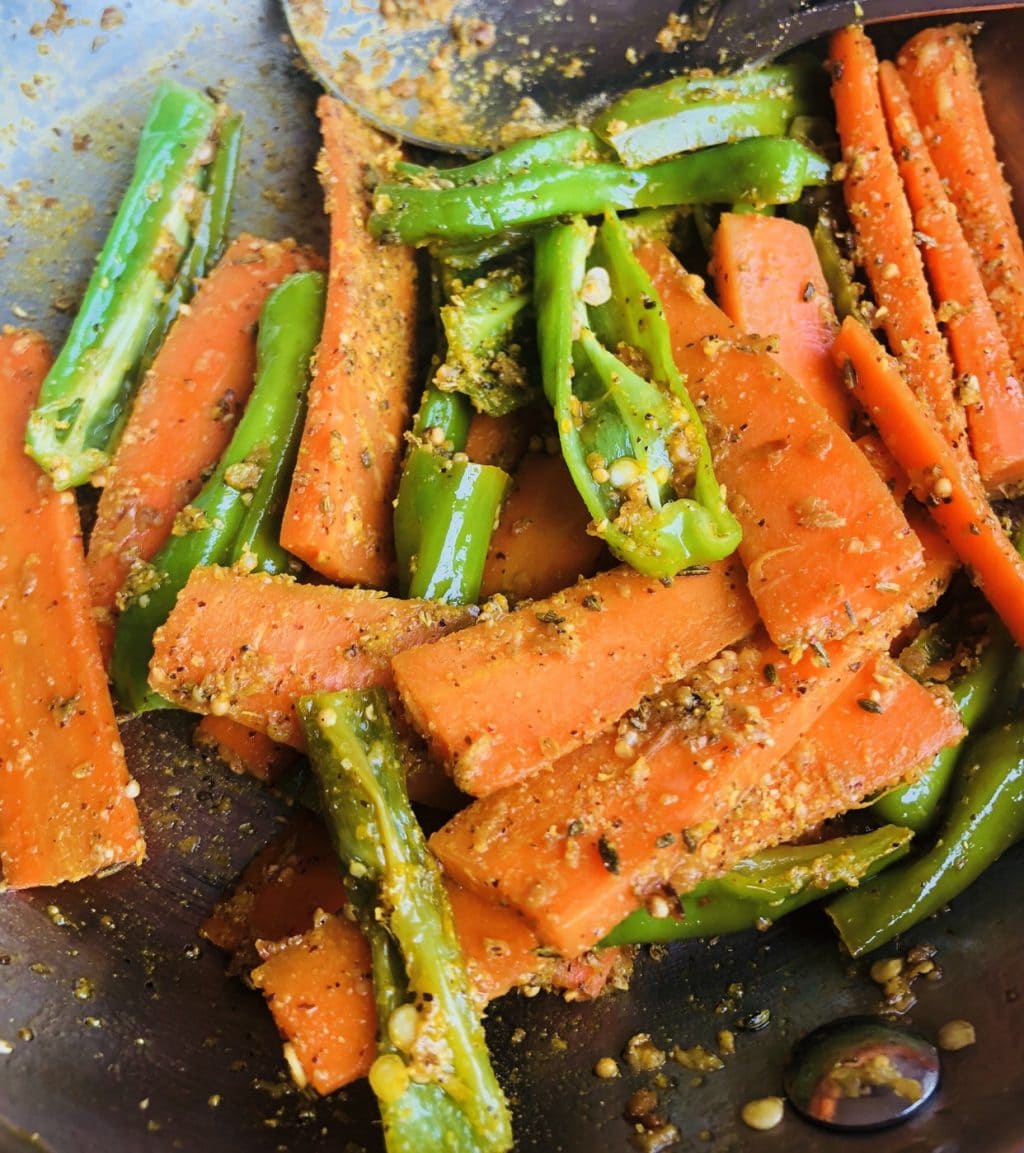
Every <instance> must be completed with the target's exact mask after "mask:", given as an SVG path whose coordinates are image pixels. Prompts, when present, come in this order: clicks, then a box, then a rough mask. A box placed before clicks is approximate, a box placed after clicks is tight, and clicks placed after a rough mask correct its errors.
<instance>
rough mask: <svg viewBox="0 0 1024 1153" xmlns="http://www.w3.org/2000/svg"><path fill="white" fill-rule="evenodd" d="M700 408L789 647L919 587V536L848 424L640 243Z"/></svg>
mask: <svg viewBox="0 0 1024 1153" xmlns="http://www.w3.org/2000/svg"><path fill="white" fill-rule="evenodd" d="M638 256H639V259H640V261H641V263H642V264H643V265H644V267H645V268H646V269H647V272H648V273H649V275H650V276H651V278H652V280H653V283H654V287H655V289H656V290H657V292H658V295H659V297H660V298H661V301H662V303H663V305H664V307H665V315H666V318H667V320H668V323H669V328H670V331H671V334H672V348H673V353H674V355H675V358H676V363H677V364H678V365H679V368H680V370H681V371H682V373H683V375H684V376H685V377H686V378H687V383H688V387H689V390H690V395H691V396H692V397H693V398H694V400H695V401H696V402H697V403H698V404H699V405H701V406H702V411H703V413H704V415H705V417H706V419H707V425H708V435H709V438H710V440H711V444H712V452H713V453H714V458H715V472H716V475H717V476H718V479H719V481H720V482H721V483H722V484H723V485H725V487H726V491H727V492H728V494H729V504H730V508H731V509H732V511H733V513H734V514H735V516H736V518H737V519H738V520H739V522H740V524H741V526H742V528H743V540H742V542H741V543H740V547H739V555H740V558H741V559H742V561H743V563H744V565H746V568H747V575H748V580H749V584H750V591H751V594H752V595H753V597H754V600H755V601H756V603H757V607H758V610H759V611H760V614H761V619H762V620H763V621H764V624H765V628H766V629H767V630H768V633H769V635H770V636H771V637H772V639H773V640H774V641H775V643H776V644H777V645H778V646H779V647H780V648H784V649H789V648H791V647H793V646H797V645H801V644H807V643H808V642H810V641H824V640H828V639H835V638H839V637H842V636H844V635H845V634H846V633H848V632H850V631H851V630H853V629H854V628H855V627H857V626H858V625H864V624H867V623H868V622H870V621H871V620H872V619H873V618H874V617H876V616H878V615H879V614H880V613H884V612H885V611H886V610H887V609H888V608H889V606H891V605H893V604H895V603H897V602H898V601H899V600H900V598H901V596H903V597H905V596H906V594H907V591H908V590H909V589H910V588H911V587H913V584H914V582H915V581H916V574H917V572H918V570H919V569H920V565H921V553H920V546H919V545H918V543H917V541H916V540H915V539H914V536H913V534H912V533H911V531H910V529H909V527H908V525H907V521H906V518H905V517H904V515H903V513H902V511H901V509H900V508H899V505H898V504H897V503H896V502H895V501H894V500H893V498H892V494H891V493H890V492H889V491H888V489H887V488H886V487H885V485H884V484H883V482H882V481H881V480H880V479H879V478H878V476H877V475H876V474H875V472H874V470H873V469H872V467H871V465H870V463H869V462H868V461H867V460H866V459H865V458H864V456H863V454H862V453H861V452H859V451H858V450H857V448H856V447H855V446H854V444H853V442H852V441H851V440H850V438H849V437H848V436H847V434H846V433H845V432H844V431H843V430H842V429H841V428H840V427H839V426H838V425H837V424H836V423H835V421H834V420H832V419H831V418H830V417H829V415H828V413H827V412H825V410H824V409H823V408H822V407H821V405H819V404H818V403H817V402H816V401H814V400H812V399H811V398H810V397H809V396H808V395H807V393H806V392H805V391H804V390H803V389H802V388H800V386H799V385H798V384H797V383H796V382H795V381H794V380H792V379H791V378H790V377H789V376H788V375H787V374H786V373H784V372H783V371H782V370H781V369H780V368H779V366H778V365H777V364H776V363H775V362H774V361H773V360H772V358H771V357H770V356H769V355H768V354H767V353H765V352H764V351H763V350H759V349H756V348H751V347H750V346H749V345H748V344H747V343H746V342H745V341H744V338H743V336H742V334H741V333H740V332H739V331H738V330H737V329H736V327H735V326H734V325H733V324H732V322H731V321H730V320H729V318H728V317H727V316H726V315H725V314H724V313H723V312H722V311H721V309H719V308H717V307H716V306H715V305H714V304H712V303H711V301H710V300H708V298H707V297H706V296H705V295H704V293H703V291H702V282H701V280H700V278H699V277H692V276H689V275H688V274H687V273H686V270H685V269H684V268H683V267H682V266H681V265H680V264H679V262H678V261H677V260H676V258H675V257H674V256H673V255H672V253H671V252H669V250H668V249H667V248H665V247H664V245H659V244H649V245H645V246H644V247H643V248H641V249H640V250H639V251H638Z"/></svg>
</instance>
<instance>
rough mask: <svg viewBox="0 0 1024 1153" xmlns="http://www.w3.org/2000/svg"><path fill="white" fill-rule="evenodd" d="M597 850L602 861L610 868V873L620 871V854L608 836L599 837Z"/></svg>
mask: <svg viewBox="0 0 1024 1153" xmlns="http://www.w3.org/2000/svg"><path fill="white" fill-rule="evenodd" d="M597 851H598V853H600V854H601V863H602V864H603V865H604V867H605V868H606V869H607V870H608V872H609V873H618V871H619V854H618V853H617V852H616V850H615V846H614V845H613V844H612V843H611V841H609V840H608V838H607V837H603V836H602V837H600V838H598V842H597Z"/></svg>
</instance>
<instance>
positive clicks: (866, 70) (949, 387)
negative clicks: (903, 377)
mask: <svg viewBox="0 0 1024 1153" xmlns="http://www.w3.org/2000/svg"><path fill="white" fill-rule="evenodd" d="M829 65H830V68H831V71H832V99H833V102H834V104H835V110H836V127H837V129H838V131H839V143H840V145H841V146H842V155H843V164H844V166H845V169H846V175H845V178H844V180H843V194H844V196H845V198H846V207H847V210H848V211H849V213H850V220H851V222H852V224H853V230H854V234H855V235H856V238H857V245H858V247H859V249H860V251H861V253H862V257H863V264H864V270H865V272H866V273H867V277H868V281H869V283H870V285H871V290H872V292H873V293H874V297H875V303H876V304H877V305H878V311H877V312H876V314H875V315H876V317H877V319H878V320H879V321H880V322H881V323H882V325H883V327H884V329H885V333H886V335H887V336H888V338H889V344H890V346H891V347H892V349H893V351H894V352H896V353H897V355H898V356H899V357H900V359H901V361H902V362H903V363H904V366H905V370H906V373H907V381H908V383H909V384H910V386H911V388H912V389H913V390H914V392H915V393H916V394H917V395H918V396H919V397H920V398H921V400H922V403H924V404H926V405H927V406H928V408H929V410H930V411H931V413H932V415H933V416H934V417H935V419H936V420H937V421H938V422H939V425H940V427H941V428H942V430H943V434H944V435H945V437H946V438H947V440H948V441H949V442H950V444H952V445H962V447H963V450H964V452H966V445H963V444H962V442H963V441H964V439H965V425H964V413H963V409H962V408H961V406H960V405H959V404H958V403H957V401H956V397H955V396H954V392H953V370H952V367H951V365H950V363H949V356H948V354H947V352H946V345H945V342H944V341H943V339H942V334H941V333H940V332H939V328H938V324H937V323H936V321H935V314H934V312H933V310H932V302H931V296H930V294H929V291H928V282H927V281H926V279H925V275H924V267H923V265H922V263H921V255H920V253H919V252H918V251H917V245H916V244H915V243H914V223H913V220H912V218H911V214H910V207H909V205H908V204H907V197H906V194H905V193H904V191H903V183H902V181H901V180H900V175H899V172H898V171H897V168H896V161H895V159H894V157H893V154H892V148H891V147H890V144H889V136H888V133H887V132H886V127H885V116H884V114H883V111H882V100H881V96H880V95H879V91H878V58H877V57H876V55H875V49H874V45H873V44H872V43H871V40H870V39H869V38H868V35H867V33H866V32H865V31H864V30H863V29H862V28H859V27H857V26H855V25H851V26H849V27H848V28H843V29H841V30H840V31H838V32H836V33H834V34H833V36H832V38H831V40H830V42H829Z"/></svg>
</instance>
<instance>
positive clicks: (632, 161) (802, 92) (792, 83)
mask: <svg viewBox="0 0 1024 1153" xmlns="http://www.w3.org/2000/svg"><path fill="white" fill-rule="evenodd" d="M826 98H827V96H826V92H825V88H824V78H823V74H822V70H821V66H820V64H818V63H817V62H816V61H811V60H801V61H798V62H792V63H789V64H776V65H772V66H770V67H766V68H757V69H752V70H751V71H749V72H738V73H735V74H733V75H728V76H704V75H700V74H696V75H695V74H692V73H688V74H685V75H682V76H676V77H674V78H673V79H671V80H666V81H665V82H664V83H663V84H655V85H653V86H651V87H649V88H637V89H634V90H633V91H631V92H627V93H626V94H625V95H624V96H621V97H620V98H619V99H618V100H616V101H615V102H614V103H613V104H611V105H610V106H609V107H608V108H606V109H605V110H604V111H603V112H602V113H601V114H600V115H599V116H598V117H597V119H596V120H595V121H594V123H593V128H594V131H595V132H596V133H597V135H598V136H600V137H601V139H602V140H604V141H606V142H607V143H608V144H610V145H611V147H612V148H614V149H615V151H616V152H617V153H618V155H619V159H620V160H621V161H622V163H623V164H628V165H629V166H630V167H631V168H638V167H640V166H641V165H643V164H653V163H654V162H655V161H658V160H663V159H664V158H665V157H666V156H675V155H676V154H677V153H680V152H692V151H693V150H694V149H698V148H708V147H710V146H711V145H714V144H724V143H725V142H727V141H730V140H739V139H741V138H743V137H748V136H782V135H784V134H785V133H786V131H787V130H788V128H789V125H790V122H791V121H792V120H793V118H794V116H797V115H800V114H806V113H810V112H813V111H814V110H815V109H816V108H819V107H820V106H821V104H822V102H823V101H824V100H825V99H826Z"/></svg>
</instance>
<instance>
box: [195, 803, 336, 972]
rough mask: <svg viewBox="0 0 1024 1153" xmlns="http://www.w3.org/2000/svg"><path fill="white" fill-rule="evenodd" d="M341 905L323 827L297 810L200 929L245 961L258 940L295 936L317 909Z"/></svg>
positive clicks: (333, 860) (329, 910)
mask: <svg viewBox="0 0 1024 1153" xmlns="http://www.w3.org/2000/svg"><path fill="white" fill-rule="evenodd" d="M344 906H345V887H344V884H343V882H342V878H341V869H340V868H339V867H338V857H337V854H336V853H335V851H334V847H333V846H332V844H331V841H330V837H329V836H328V835H327V829H326V828H325V827H324V823H323V821H321V820H319V819H318V818H317V817H314V816H313V815H312V814H311V813H306V812H299V813H298V814H296V815H295V816H293V817H292V818H291V819H290V820H289V822H288V825H287V827H286V828H285V829H284V831H283V832H281V833H280V834H279V835H278V836H277V837H275V838H274V840H273V841H271V842H270V844H269V845H267V846H266V847H265V848H264V849H262V850H261V851H260V852H259V853H257V854H256V856H255V857H254V858H253V859H252V861H250V862H249V864H248V865H247V866H246V868H245V870H244V871H243V873H242V875H241V877H239V879H238V881H237V882H236V884H235V885H234V887H233V888H232V890H231V892H230V893H229V894H228V895H227V896H226V897H224V898H222V899H221V900H220V901H218V902H217V905H216V906H215V907H214V910H213V912H212V913H211V914H210V916H209V917H207V919H206V920H205V921H204V922H203V924H202V925H201V926H200V929H199V932H200V934H201V935H202V936H203V937H205V938H206V939H207V940H208V941H210V942H212V943H213V944H214V945H216V946H217V948H218V949H223V950H224V951H225V952H226V953H233V954H235V958H236V962H238V963H244V962H245V961H247V960H251V959H253V958H255V956H256V953H255V947H256V942H257V941H258V940H260V939H263V940H269V941H280V940H284V939H285V938H286V937H294V936H298V935H299V934H301V933H304V932H306V930H307V929H309V927H310V926H311V925H312V924H313V916H314V914H315V913H316V911H317V909H323V910H324V912H327V913H338V912H340V911H341V910H342V909H343V908H344Z"/></svg>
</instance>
